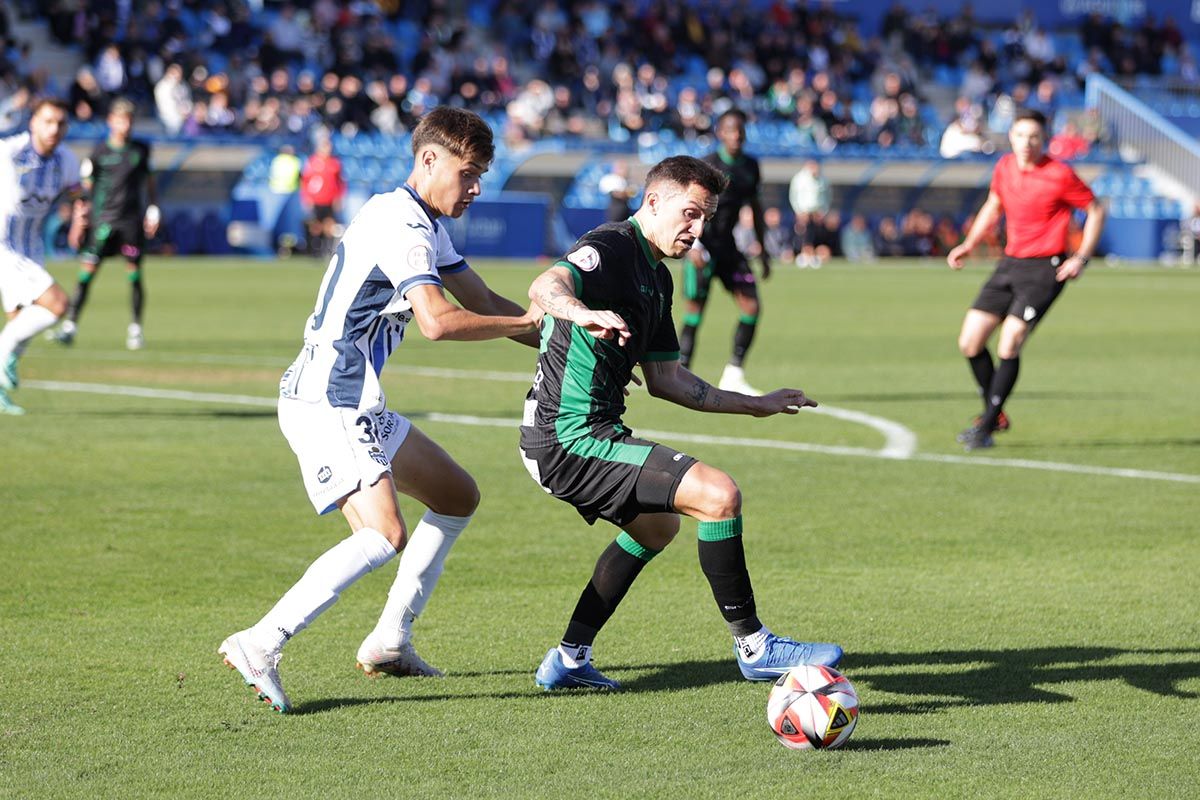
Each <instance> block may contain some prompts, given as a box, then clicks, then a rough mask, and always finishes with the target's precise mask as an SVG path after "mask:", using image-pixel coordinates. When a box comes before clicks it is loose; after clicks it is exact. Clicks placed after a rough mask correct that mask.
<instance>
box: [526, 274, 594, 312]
mask: <svg viewBox="0 0 1200 800" xmlns="http://www.w3.org/2000/svg"><path fill="white" fill-rule="evenodd" d="M537 302H538V305H540V306H541V307H542V308H543V309H545V311H546V313H547V314H549V315H550V316H552V317H560V318H566V317H567V316H568V312H569V311H570V309H572V308H574V307H576V306H582V305H583V303H581V302H579V298H577V297H575V293H574V292H572V291H571V289H570V287H568V286H567V285H566V284H565V283H563V282H562V281H561V280H559V279H558V278H552V279H551V280H548V281H546V285H544V286H542V287H540V289H539V291H538V293H537Z"/></svg>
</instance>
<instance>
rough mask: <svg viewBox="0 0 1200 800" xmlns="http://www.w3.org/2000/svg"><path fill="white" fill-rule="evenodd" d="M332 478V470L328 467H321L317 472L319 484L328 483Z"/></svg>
mask: <svg viewBox="0 0 1200 800" xmlns="http://www.w3.org/2000/svg"><path fill="white" fill-rule="evenodd" d="M332 477H333V470H331V469H330V468H329V467H321V468H320V469H319V470H317V480H318V481H320V482H321V483H329V479H330V478H332Z"/></svg>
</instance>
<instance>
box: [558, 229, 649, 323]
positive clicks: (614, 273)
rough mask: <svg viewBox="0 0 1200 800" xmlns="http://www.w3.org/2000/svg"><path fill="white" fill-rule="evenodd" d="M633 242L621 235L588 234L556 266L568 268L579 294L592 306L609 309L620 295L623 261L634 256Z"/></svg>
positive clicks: (586, 303) (576, 293) (577, 294)
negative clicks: (618, 284)
mask: <svg viewBox="0 0 1200 800" xmlns="http://www.w3.org/2000/svg"><path fill="white" fill-rule="evenodd" d="M631 244H632V242H630V241H627V240H625V239H623V238H622V237H621V236H619V235H605V234H603V233H601V234H597V233H595V232H593V233H589V234H586V235H584V236H583V237H582V238H580V240H579V241H578V242H576V243H575V246H574V247H573V248H571V250H569V251H568V252H567V254H566V255H565V256H563V257H562V258H561V259H559V260H558V262H557V264H556V266H560V267H566V268H567V270H568V271H569V272H570V273H571V278H572V280H573V281H574V284H575V296H576V297H578V298H579V299H580V301H582V302H583V304H584V305H585V306H587V307H588V308H608V307H609V303H610V302H611V301H612V299H613V298H614V297H616V296H618V293H617V291H615V290H616V288H617V286H616V282H617V281H619V280H621V276H622V274H624V273H625V270H624V269H623V262H624V261H626V260H628V259H631V258H633V257H634V254H633V253H631V252H628V251H629V249H630V245H631Z"/></svg>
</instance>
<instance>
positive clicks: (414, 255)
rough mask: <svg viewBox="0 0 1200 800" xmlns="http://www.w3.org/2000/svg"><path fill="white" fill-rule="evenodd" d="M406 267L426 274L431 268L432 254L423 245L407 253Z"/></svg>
mask: <svg viewBox="0 0 1200 800" xmlns="http://www.w3.org/2000/svg"><path fill="white" fill-rule="evenodd" d="M408 265H409V266H410V267H412V268H413V269H415V270H417V271H418V272H428V271H429V268H430V267H432V266H433V252H432V251H431V250H430V249H429V248H428V247H426V246H424V245H417V246H416V247H414V248H413V249H411V250H409V251H408Z"/></svg>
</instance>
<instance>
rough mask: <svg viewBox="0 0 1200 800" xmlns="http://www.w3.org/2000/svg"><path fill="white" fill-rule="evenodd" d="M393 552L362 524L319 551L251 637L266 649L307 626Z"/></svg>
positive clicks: (253, 629)
mask: <svg viewBox="0 0 1200 800" xmlns="http://www.w3.org/2000/svg"><path fill="white" fill-rule="evenodd" d="M394 555H396V548H394V547H392V543H391V542H389V541H388V540H387V537H385V536H384V535H383V534H382V533H380V532H379V531H377V530H374V529H373V528H362V529H361V530H358V531H355V532H354V533H353V534H352V535H350V536H348V537H347V538H345V539H343V540H342V541H340V542H338V543H337V544H335V545H334V546H333V547H331V548H329V549H328V550H326V551H325V552H324V553H322V554H321V557H320V558H318V559H317V560H316V561H314V562H313V563H312V565H311V566H309V568H308V570H307V571H306V572H305V573H304V575H303V576H302V577H301V578H300V580H298V581H296V584H295V585H294V586H293V587H292V588H291V589H288V590H287V593H286V594H284V596H283V597H281V598H279V602H277V603H276V604H275V607H274V608H272V609H271V610H270V611H268V612H267V614H266V616H264V617H263V618H262V619H261V620H259V622H258V624H257V625H255V626H254V627H253V628H251V629H250V639H251V641H253V642H255V643H256V644H257V645H258V646H259V647H261V648H263V649H264V650H266V651H267V652H274V651H276V650H278V649H279V648H281V647H283V644H284V642H286V641H287V640H288V639H290V638H292V637H293V636H295V635H296V634H297V633H299V632H300V631H302V630H304V629H305V628H307V627H308V626H309V625H310V624H311V623H312V621H313V620H314V619H316V618H317V617H318V616H320V614H321V612H323V611H324V610H325V609H327V608H329V607H330V606H332V605H333V604H334V603H336V602H337V599H338V595H340V594H341V593H342V592H343V591H345V590H346V589H347V588H348V587H349V586H350V584H352V583H354V582H355V581H356V580H358V579H359V578H361V577H362V576H364V575H366V574H367V573H368V572H370V571H371V570H374V569H379V568H380V567H382V566H383V565H384V564H386V563H387V562H389V561H391V559H392V557H393V556H394Z"/></svg>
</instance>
